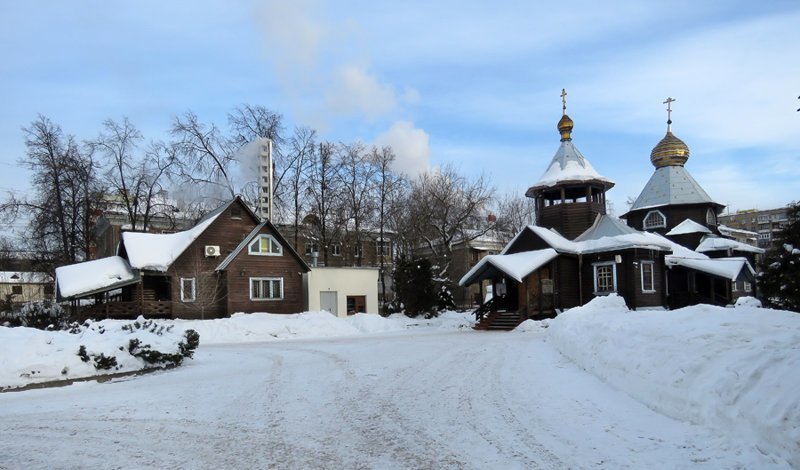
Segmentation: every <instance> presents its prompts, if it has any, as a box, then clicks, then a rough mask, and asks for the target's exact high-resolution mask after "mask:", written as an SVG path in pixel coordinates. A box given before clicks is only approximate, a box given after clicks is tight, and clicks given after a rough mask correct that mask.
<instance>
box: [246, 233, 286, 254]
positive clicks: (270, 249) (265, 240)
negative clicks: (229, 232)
mask: <svg viewBox="0 0 800 470" xmlns="http://www.w3.org/2000/svg"><path fill="white" fill-rule="evenodd" d="M247 253H248V254H251V255H259V256H281V255H282V254H283V247H282V246H281V244H280V243H278V240H276V239H275V237H273V236H272V235H259V236H257V237H256V238H255V239H254V240H253V241H252V242H250V245H248V247H247Z"/></svg>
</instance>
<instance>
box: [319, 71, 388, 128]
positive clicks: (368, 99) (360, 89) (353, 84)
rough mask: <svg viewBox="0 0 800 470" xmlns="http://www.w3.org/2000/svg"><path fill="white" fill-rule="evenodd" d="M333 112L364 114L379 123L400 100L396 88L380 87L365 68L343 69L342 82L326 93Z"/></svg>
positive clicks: (339, 75)
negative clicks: (377, 120) (378, 120)
mask: <svg viewBox="0 0 800 470" xmlns="http://www.w3.org/2000/svg"><path fill="white" fill-rule="evenodd" d="M326 102H327V104H328V106H329V107H330V109H331V110H333V111H335V112H339V113H346V114H351V113H362V114H364V116H366V117H367V119H369V120H375V119H377V118H379V117H381V116H383V115H385V114H388V113H390V112H392V111H394V110H395V109H396V107H397V97H396V95H395V91H394V88H392V87H391V86H390V85H386V84H383V83H380V82H379V81H378V79H377V78H375V76H373V75H371V74H369V73H368V72H367V70H366V69H365V68H364V67H361V66H357V65H346V66H343V67H341V68H340V69H339V71H338V80H337V81H336V83H335V84H334V86H333V87H332V88H331V89H330V90H328V92H327V93H326Z"/></svg>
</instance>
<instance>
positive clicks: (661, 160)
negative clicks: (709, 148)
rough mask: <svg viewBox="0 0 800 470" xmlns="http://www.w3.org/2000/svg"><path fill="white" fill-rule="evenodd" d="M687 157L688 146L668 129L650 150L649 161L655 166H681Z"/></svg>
mask: <svg viewBox="0 0 800 470" xmlns="http://www.w3.org/2000/svg"><path fill="white" fill-rule="evenodd" d="M688 159H689V147H688V146H687V145H686V144H685V143H684V142H683V141H682V140H681V139H679V138H677V137H675V135H673V134H672V131H669V130H668V131H667V135H665V136H664V138H663V139H661V141H660V142H659V143H658V144H656V146H655V147H653V151H652V152H650V162H652V163H653V166H654V167H656V168H663V167H665V166H683V165H684V164H685V163H686V160H688Z"/></svg>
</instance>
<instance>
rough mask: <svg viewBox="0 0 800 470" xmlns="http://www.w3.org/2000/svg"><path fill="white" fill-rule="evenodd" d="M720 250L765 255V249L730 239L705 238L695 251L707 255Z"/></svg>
mask: <svg viewBox="0 0 800 470" xmlns="http://www.w3.org/2000/svg"><path fill="white" fill-rule="evenodd" d="M719 250H734V251H743V252H747V253H757V254H763V253H764V251H765V250H764V249H763V248H758V247H756V246H752V245H748V244H746V243H742V242H738V241H736V240H731V239H730V238H722V237H705V238H704V239H703V241H702V242H700V245H698V247H697V249H696V250H695V251H697V252H699V253H706V252H709V251H719Z"/></svg>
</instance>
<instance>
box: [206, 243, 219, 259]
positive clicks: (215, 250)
mask: <svg viewBox="0 0 800 470" xmlns="http://www.w3.org/2000/svg"><path fill="white" fill-rule="evenodd" d="M212 256H219V245H206V258H211V257H212Z"/></svg>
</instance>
